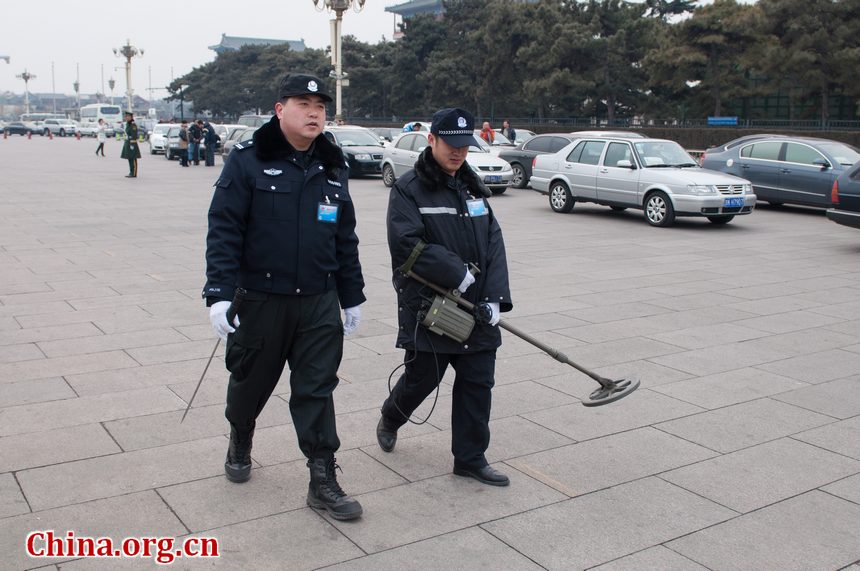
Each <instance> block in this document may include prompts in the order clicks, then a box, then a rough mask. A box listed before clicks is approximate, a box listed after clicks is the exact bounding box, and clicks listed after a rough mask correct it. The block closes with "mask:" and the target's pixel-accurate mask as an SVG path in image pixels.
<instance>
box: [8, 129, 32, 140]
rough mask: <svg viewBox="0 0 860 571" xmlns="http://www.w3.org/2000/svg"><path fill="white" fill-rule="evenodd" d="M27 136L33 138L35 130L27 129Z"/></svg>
mask: <svg viewBox="0 0 860 571" xmlns="http://www.w3.org/2000/svg"><path fill="white" fill-rule="evenodd" d="M3 132H4V133H5V132H6V131H3ZM27 138H28V139H32V138H33V131H27Z"/></svg>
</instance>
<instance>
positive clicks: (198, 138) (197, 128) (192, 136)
mask: <svg viewBox="0 0 860 571" xmlns="http://www.w3.org/2000/svg"><path fill="white" fill-rule="evenodd" d="M188 138H189V140H188V158H189V159H191V160H192V161H194V164H195V165H199V164H200V143H201V142H202V141H203V121H202V120H201V119H198V120H197V121H195V122H194V123H192V124H191V126H190V127H188Z"/></svg>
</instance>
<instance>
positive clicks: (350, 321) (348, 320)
mask: <svg viewBox="0 0 860 571" xmlns="http://www.w3.org/2000/svg"><path fill="white" fill-rule="evenodd" d="M359 323H361V308H360V307H358V306H357V305H356V306H355V307H347V308H345V309H344V310H343V334H344V335H350V334H351V333H354V332H355V330H356V329H358V324H359Z"/></svg>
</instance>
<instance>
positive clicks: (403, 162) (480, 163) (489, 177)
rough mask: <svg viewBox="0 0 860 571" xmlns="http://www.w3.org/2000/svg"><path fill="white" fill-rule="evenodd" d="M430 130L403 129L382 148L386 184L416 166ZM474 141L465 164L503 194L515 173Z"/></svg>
mask: <svg viewBox="0 0 860 571" xmlns="http://www.w3.org/2000/svg"><path fill="white" fill-rule="evenodd" d="M427 134H428V133H427V132H426V131H419V132H412V133H403V134H402V135H400V137H398V138H397V139H395V140H394V144H392V145H391V146H389V147H385V149H384V150H383V152H382V182H383V183H385V186H388V187H390V186H393V185H394V182H395V181H396V180H397V179H398V178H400V177H401V176H403V175H404V174H405V173H406V172H407V171H408V170H410V169H411V168H413V167H414V166H415V161H417V160H418V155H420V154H421V151H423V150H424V148H425V147H426V146H427V145H428V144H429V143H428V141H427ZM475 143H476V145H473V146H470V147H469V153H468V155H467V156H466V164H468V165H469V167H471V169H472V170H473V171H475V174H477V175H478V177H479V178H480V179H481V180H482V181H483V182H484V184H485V185H487V188H489V189H490V190H491V191H492V193H493V194H502V193H503V192H505V190H507V189H508V186H509V185H510V184H511V178H512V177H513V174H514V172H513V171H512V170H511V165H509V164H508V163H507V162H506V161H503V160H502V159H500V158H499V157H496V156H493V155H492V154H491V153H490V152H489V151H488V150H487V149H486V148H483V147H479V146H477V143H478V141H475Z"/></svg>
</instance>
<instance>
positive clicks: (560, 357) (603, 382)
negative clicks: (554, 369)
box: [406, 270, 615, 388]
mask: <svg viewBox="0 0 860 571" xmlns="http://www.w3.org/2000/svg"><path fill="white" fill-rule="evenodd" d="M406 275H407V276H408V277H410V278H412V279H414V280H415V281H417V282H418V283H420V284H423V285H426V286H427V287H429V288H430V289H432V290H433V291H435V292H436V293H439V294H441V295H444V296H445V297H447V298H448V299H451V300H454V301H455V302H456V303H457V305H462V306H463V307H465V308H466V309H468V310H469V311H473V310H474V309H475V304H474V303H472V302H471V301H469V300H467V299H463V298H462V297H460V296H459V295H457V294H453V293H451V291H449V290H446V289H445V288H443V287H441V286H438V285H436V284H434V283H432V282H428V281H427V280H425V279H424V278H422V277H421V276H419V275H418V274H416V273H414V272H412V271H411V270H410V271H409V272H407V273H406ZM499 327H501V328H502V329H505V330H507V331H510V332H511V333H513V334H514V335H516V336H517V337H519V338H520V339H522V340H523V341H526V342H528V343H531V344H532V345H534V346H535V347H537V348H538V349H540V350H541V351H543V352H544V353H546V354H547V355H549V356H550V357H552V358H553V359H555V360H556V361H559V362H560V363H566V364H568V365H570V366H571V367H573V368H574V369H576V370H577V371H579V372H580V373H582V374H584V375H588V376H589V377H591V378H592V379H594V380H595V381H597V382H598V383H600V386H601V387H604V388H609V387H612V386H613V385H614V384H615V383H614V381H611V380H609V379H605V378H603V377H601V376H600V375H598V374H597V373H594V372H592V371H589V370H588V369H585V368H583V367H582V366H580V365H577V364H576V363H574V362H573V361H571V360H570V359H569V358H568V357H567V355H565V354H564V353H562V352H561V351H559V350H558V349H553V348H552V347H550V346H549V345H546V344H545V343H541V342H540V341H538V340H537V339H535V338H534V337H532V336H531V335H529V334H528V333H526V332H525V331H522V330H520V329H518V328H517V327H514V326H513V325H511V324H510V323H506V322H505V320H503V319H500V320H499Z"/></svg>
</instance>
